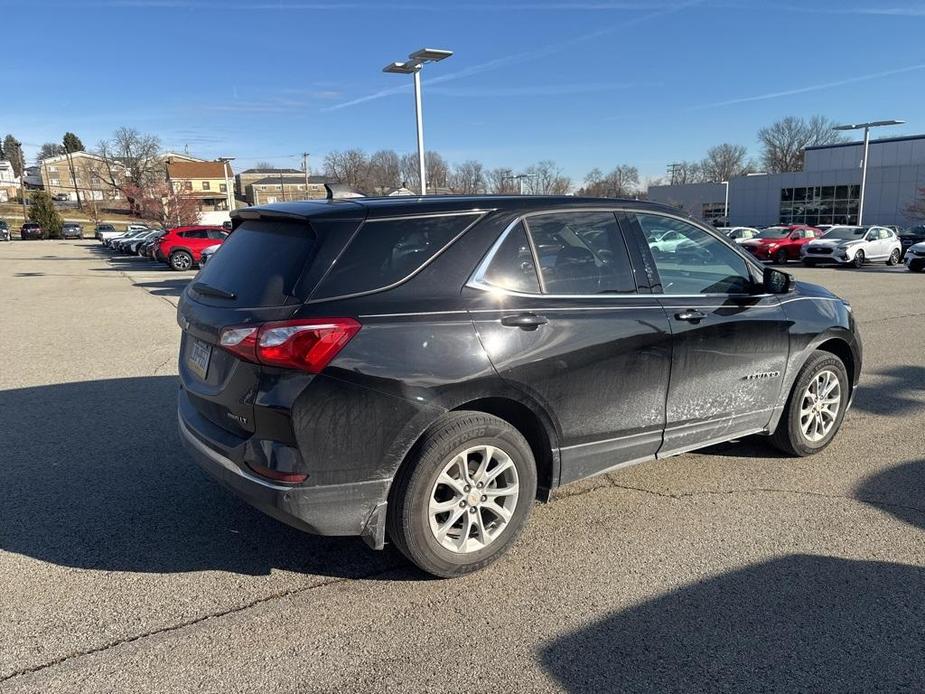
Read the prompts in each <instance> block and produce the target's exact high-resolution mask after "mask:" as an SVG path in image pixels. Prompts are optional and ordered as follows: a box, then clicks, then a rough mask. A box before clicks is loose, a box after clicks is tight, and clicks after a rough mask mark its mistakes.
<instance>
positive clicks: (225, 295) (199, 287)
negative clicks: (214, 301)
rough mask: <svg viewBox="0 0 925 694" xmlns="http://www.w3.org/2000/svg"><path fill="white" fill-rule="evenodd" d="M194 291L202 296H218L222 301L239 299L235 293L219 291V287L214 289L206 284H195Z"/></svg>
mask: <svg viewBox="0 0 925 694" xmlns="http://www.w3.org/2000/svg"><path fill="white" fill-rule="evenodd" d="M193 289H194V290H195V291H197V292H198V293H200V294H208V295H209V296H217V297H219V298H220V299H237V298H238V295H237V294H234V293H233V292H226V291H225V290H224V289H219V288H218V287H212V286H209V285H208V284H206V283H205V282H195V283H194V284H193Z"/></svg>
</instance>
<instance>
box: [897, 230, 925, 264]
mask: <svg viewBox="0 0 925 694" xmlns="http://www.w3.org/2000/svg"><path fill="white" fill-rule="evenodd" d="M922 241H925V224H918V225H916V226H914V227H910V228H909V229H904V230H901V231H900V232H899V242H900V243H901V244H902V256H903V257H904V258H905V257H906V251H908V250H909V246H914V245H915V244H917V243H922Z"/></svg>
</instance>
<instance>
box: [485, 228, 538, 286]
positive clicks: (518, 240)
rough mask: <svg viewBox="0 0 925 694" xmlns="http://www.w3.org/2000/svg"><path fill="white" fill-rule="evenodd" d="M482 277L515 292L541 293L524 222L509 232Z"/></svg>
mask: <svg viewBox="0 0 925 694" xmlns="http://www.w3.org/2000/svg"><path fill="white" fill-rule="evenodd" d="M482 279H484V280H485V282H487V283H488V284H491V285H494V286H495V287H501V288H502V289H510V290H511V291H514V292H526V293H528V294H539V293H540V283H539V281H538V280H537V278H536V267H535V266H534V263H533V252H532V251H531V250H530V242H529V241H527V234H526V232H525V231H524V226H523V224H522V223H518V224H517V226H515V227H514V228H513V229H511V231H510V232H508V235H507V236H506V237H505V239H504V241H503V242H502V243H501V245H500V246H499V247H498V250H497V251H496V252H495V255H494V257H493V258H492V261H491V264H490V265H489V266H488V270H486V272H485V275H484V276H483V278H482Z"/></svg>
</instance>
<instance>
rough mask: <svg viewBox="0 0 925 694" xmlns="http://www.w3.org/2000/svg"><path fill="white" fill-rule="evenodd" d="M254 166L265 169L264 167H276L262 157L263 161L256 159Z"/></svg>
mask: <svg viewBox="0 0 925 694" xmlns="http://www.w3.org/2000/svg"><path fill="white" fill-rule="evenodd" d="M254 168H255V169H264V170H266V169H275V168H276V167H275V166H273V164H271V163H270V162H268V161H267V160H265V159H264V160H263V161H258V162H257V163H256V164H254Z"/></svg>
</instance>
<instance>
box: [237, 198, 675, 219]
mask: <svg viewBox="0 0 925 694" xmlns="http://www.w3.org/2000/svg"><path fill="white" fill-rule="evenodd" d="M614 206H619V207H629V208H637V209H650V210H661V211H663V212H670V213H672V214H674V215H678V214H681V215H682V216H683V213H682V212H680V211H679V210H678V209H677V208H675V207H671V206H670V205H664V204H662V203H657V202H649V201H644V200H633V199H626V198H581V197H574V196H570V195H433V196H430V195H427V196H423V197H421V196H410V195H402V196H395V197H381V198H379V197H370V198H342V199H335V200H299V201H293V202H282V203H276V204H273V205H262V206H260V207H246V208H241V209H238V210H234V211H233V212H232V213H231V214H232V217H239V218H241V219H257V218H259V217H289V218H299V219H307V218H310V217H329V216H336V215H343V216H346V217H350V216H360V217H390V216H402V215H419V214H433V213H439V212H464V211H467V210H485V211H488V210H491V211H499V210H500V211H505V210H506V211H511V212H529V211H531V210H537V209H549V208H551V207H553V208H557V209H574V208H582V207H603V208H613V207H614Z"/></svg>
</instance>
